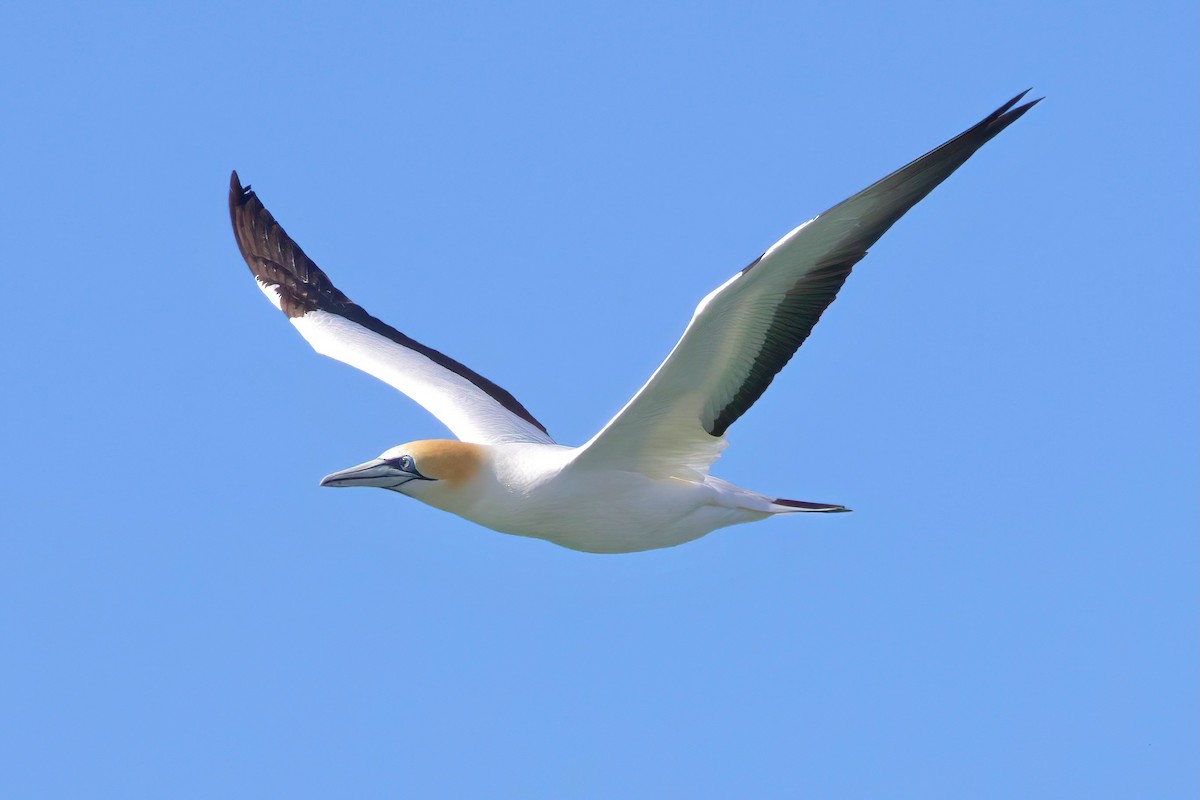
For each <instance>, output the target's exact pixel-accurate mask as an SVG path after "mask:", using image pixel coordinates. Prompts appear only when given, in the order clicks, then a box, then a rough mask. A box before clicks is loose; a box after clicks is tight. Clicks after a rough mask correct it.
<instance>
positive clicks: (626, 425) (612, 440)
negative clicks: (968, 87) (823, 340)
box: [575, 92, 1038, 478]
mask: <svg viewBox="0 0 1200 800" xmlns="http://www.w3.org/2000/svg"><path fill="white" fill-rule="evenodd" d="M1024 96H1025V93H1024V92H1022V93H1021V94H1020V95H1017V97H1015V98H1013V99H1012V100H1010V101H1009V102H1007V103H1005V104H1004V105H1003V106H1001V107H1000V108H998V109H997V110H996V111H994V112H992V113H991V114H989V115H988V116H987V117H986V118H984V119H983V120H982V121H981V122H980V123H979V124H978V125H975V126H974V127H973V128H971V129H969V130H967V131H965V132H964V133H962V134H960V135H958V136H956V137H955V138H953V139H951V140H950V141H948V142H946V143H945V144H943V145H942V146H941V147H938V148H937V149H935V150H932V151H930V152H929V153H926V154H925V155H923V156H921V157H920V158H918V159H917V160H916V161H913V162H912V163H910V164H909V165H907V166H905V167H903V168H901V169H899V170H897V171H896V172H893V173H892V174H891V175H889V176H887V177H886V178H884V179H883V180H881V181H878V182H877V183H874V184H872V185H871V186H869V187H867V188H866V189H864V190H863V191H861V192H859V193H858V194H856V195H854V196H853V197H851V198H850V199H848V200H844V201H843V202H841V203H838V204H837V205H836V206H834V207H833V208H831V209H829V210H828V211H826V212H825V213H823V214H821V215H819V216H817V217H815V218H813V219H811V220H809V221H808V222H806V223H804V224H803V225H801V226H799V227H798V228H796V229H794V230H792V231H791V232H790V233H788V234H787V235H786V236H784V237H783V238H782V239H780V240H779V241H778V242H776V243H775V244H774V245H772V246H771V248H770V249H769V250H767V251H766V252H765V253H763V254H762V256H760V257H759V258H758V259H756V260H755V261H754V262H753V263H752V264H750V266H748V267H746V268H745V269H744V270H742V271H741V272H739V273H738V274H737V275H734V276H733V277H732V278H730V279H729V280H728V281H726V282H725V283H724V284H723V285H721V286H720V287H718V288H717V289H716V290H715V291H713V292H712V293H711V294H709V295H708V296H707V297H705V298H704V299H703V300H701V301H700V305H699V306H697V308H696V311H695V314H694V315H693V316H692V320H691V322H690V323H688V326H687V328H686V329H685V330H684V332H683V337H682V338H681V339H680V340H679V342H678V343H677V344H676V345H675V348H674V349H673V350H672V351H671V353H670V355H668V356H667V359H666V361H664V362H663V363H662V364H661V365H660V366H659V367H658V369H657V370H656V371H655V372H654V374H653V375H652V376H651V377H650V380H649V381H647V383H646V384H645V385H644V386H643V387H642V388H641V389H640V390H639V391H638V393H637V394H636V395H634V397H633V399H632V400H630V401H629V403H628V404H626V406H625V407H624V408H623V409H621V411H620V412H619V413H618V414H617V415H616V416H615V417H614V418H613V419H612V420H610V421H609V423H608V424H607V425H605V426H604V428H603V429H602V430H601V431H600V432H599V433H598V434H596V435H595V436H594V437H593V438H592V439H591V441H589V442H588V443H587V444H586V445H584V447H583V448H582V452H581V453H580V455H579V456H578V457H577V458H576V460H575V464H576V465H577V466H580V467H585V468H599V467H603V468H612V469H629V470H634V471H639V472H644V473H646V474H650V475H659V476H664V477H665V476H674V477H683V478H695V477H696V476H697V475H704V474H707V472H708V468H709V466H710V465H711V464H712V462H713V461H714V460H716V458H717V456H719V455H720V452H721V450H722V449H723V448H724V446H725V431H726V430H727V429H728V428H729V426H730V425H732V424H733V423H734V422H735V421H736V420H737V419H738V417H740V416H741V415H742V414H744V413H745V412H746V410H747V409H749V408H750V406H751V405H753V404H754V402H755V401H756V400H758V398H759V397H760V396H761V395H762V393H763V392H764V391H765V390H766V388H767V386H768V385H770V383H771V381H772V380H774V378H775V375H776V374H777V373H778V372H779V371H780V370H781V369H783V366H784V365H785V364H786V363H787V362H788V360H789V359H790V358H791V357H792V354H794V353H795V352H796V349H797V348H799V347H800V345H801V344H803V342H804V340H805V339H806V338H808V334H809V333H810V332H811V331H812V329H813V326H814V325H816V324H817V320H818V319H820V317H821V314H822V312H824V311H825V309H826V308H827V307H828V306H829V304H830V303H832V302H833V299H834V298H835V297H836V296H837V293H838V290H839V289H841V287H842V284H843V283H844V282H845V280H846V276H847V275H849V274H850V270H851V268H852V267H853V266H854V265H855V264H856V263H858V261H859V260H860V259H862V257H863V256H865V255H866V254H867V248H869V247H870V246H871V245H873V244H874V243H875V242H876V241H877V240H878V239H879V237H880V236H882V235H883V234H884V233H885V232H886V231H887V229H888V228H890V227H891V226H892V224H893V223H895V222H896V220H898V219H900V217H902V216H903V215H904V213H905V212H907V211H908V210H909V209H910V208H912V207H913V206H914V205H916V203H917V202H918V201H920V200H921V199H922V198H923V197H925V195H927V194H929V192H930V191H932V189H933V188H934V187H935V186H937V185H938V184H939V183H941V182H942V181H944V180H945V179H946V178H947V177H949V176H950V173H952V172H954V170H956V169H958V168H959V167H960V166H962V164H963V163H964V162H965V161H966V160H967V159H968V158H970V157H971V155H972V154H973V153H974V152H975V151H976V150H978V149H979V148H980V147H982V146H983V145H984V144H985V143H986V142H987V141H988V140H989V139H991V138H992V137H993V136H995V135H996V134H998V133H999V132H1000V131H1002V130H1004V129H1005V128H1006V127H1008V126H1009V125H1010V124H1012V123H1013V122H1014V121H1016V120H1017V119H1018V118H1019V117H1020V116H1021V115H1022V114H1024V113H1025V112H1026V111H1028V110H1029V109H1030V108H1031V107H1032V106H1033V105H1034V104H1035V103H1037V102H1038V101H1037V100H1035V101H1033V102H1030V103H1026V104H1024V105H1022V106H1018V107H1016V108H1014V106H1016V104H1017V103H1018V102H1019V101H1020V100H1021V98H1022V97H1024Z"/></svg>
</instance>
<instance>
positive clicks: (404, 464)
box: [396, 456, 413, 472]
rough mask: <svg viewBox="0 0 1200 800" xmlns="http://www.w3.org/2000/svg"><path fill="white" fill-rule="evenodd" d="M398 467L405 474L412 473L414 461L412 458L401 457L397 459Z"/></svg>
mask: <svg viewBox="0 0 1200 800" xmlns="http://www.w3.org/2000/svg"><path fill="white" fill-rule="evenodd" d="M396 465H397V466H398V467H400V469H402V470H404V471H405V472H410V471H411V470H412V468H413V460H412V457H411V456H400V458H398V459H396Z"/></svg>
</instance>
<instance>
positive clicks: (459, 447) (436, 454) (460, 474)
mask: <svg viewBox="0 0 1200 800" xmlns="http://www.w3.org/2000/svg"><path fill="white" fill-rule="evenodd" d="M484 458H485V454H484V448H483V447H481V446H480V445H477V444H471V443H469V442H458V441H452V440H449V439H423V440H421V441H417V442H409V443H408V444H402V445H399V446H398V447H393V448H391V449H390V450H387V451H385V452H384V453H383V454H382V455H380V456H379V458H374V459H371V460H370V461H367V462H366V463H363V464H359V465H358V466H356V467H350V468H349V469H344V470H342V471H341V472H335V473H333V474H332V475H326V476H325V477H324V478H322V479H321V485H322V486H378V487H379V488H381V489H391V490H392V491H393V492H399V493H400V494H406V495H409V496H410V497H416V498H418V499H420V500H424V501H425V502H427V503H431V504H433V505H441V503H440V502H439V500H442V499H445V498H446V497H448V496H450V495H454V494H457V490H460V489H462V488H464V487H466V486H467V485H469V484H470V483H471V482H472V481H473V480H474V479H475V477H476V476H477V475H478V474H479V471H480V468H481V467H482V466H483V462H484Z"/></svg>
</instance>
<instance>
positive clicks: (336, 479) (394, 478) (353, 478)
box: [321, 458, 411, 489]
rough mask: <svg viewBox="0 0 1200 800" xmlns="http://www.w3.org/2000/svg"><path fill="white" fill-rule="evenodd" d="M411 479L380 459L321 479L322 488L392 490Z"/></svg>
mask: <svg viewBox="0 0 1200 800" xmlns="http://www.w3.org/2000/svg"><path fill="white" fill-rule="evenodd" d="M406 478H411V476H410V475H407V474H405V473H404V472H402V471H401V470H399V469H397V468H396V467H393V466H392V465H391V464H389V463H387V462H386V461H384V460H383V459H382V458H374V459H371V460H370V461H367V462H366V463H363V464H359V465H358V466H356V467H350V469H344V470H342V471H341V472H334V473H332V474H330V475H326V476H325V477H324V478H321V485H322V486H380V487H382V488H384V489H394V488H395V487H397V486H399V485H400V484H402V483H407V482H408V481H407V480H405V479H406Z"/></svg>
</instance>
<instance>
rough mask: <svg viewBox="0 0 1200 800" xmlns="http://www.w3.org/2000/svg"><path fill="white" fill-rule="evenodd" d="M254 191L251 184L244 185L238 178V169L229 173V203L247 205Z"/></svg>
mask: <svg viewBox="0 0 1200 800" xmlns="http://www.w3.org/2000/svg"><path fill="white" fill-rule="evenodd" d="M253 194H254V191H253V190H252V189H251V188H250V187H249V186H242V181H241V179H239V178H238V174H237V170H236V169H235V170H234V171H233V172H231V173H229V203H230V205H234V204H236V205H239V206H240V205H245V204H246V201H247V200H249V199H250V197H251V196H253Z"/></svg>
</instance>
